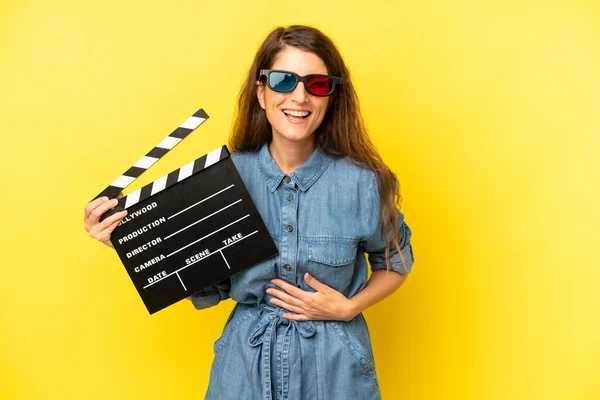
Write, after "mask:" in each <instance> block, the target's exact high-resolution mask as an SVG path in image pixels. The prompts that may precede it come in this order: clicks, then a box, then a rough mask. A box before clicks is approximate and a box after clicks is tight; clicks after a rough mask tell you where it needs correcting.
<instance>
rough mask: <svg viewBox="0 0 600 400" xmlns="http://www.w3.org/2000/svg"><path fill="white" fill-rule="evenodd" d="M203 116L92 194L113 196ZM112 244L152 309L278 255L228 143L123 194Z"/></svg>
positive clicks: (200, 114)
mask: <svg viewBox="0 0 600 400" xmlns="http://www.w3.org/2000/svg"><path fill="white" fill-rule="evenodd" d="M206 119H208V115H207V114H206V113H205V112H204V110H202V109H200V110H198V111H197V112H196V113H195V114H194V115H192V116H191V117H190V118H188V119H187V120H186V121H185V122H184V123H182V124H181V125H180V126H179V127H178V128H177V129H176V130H175V131H173V132H172V133H171V134H170V135H169V136H167V137H166V138H165V139H164V140H163V141H162V142H161V143H159V144H158V145H157V146H156V147H155V148H154V149H152V150H151V151H150V152H149V153H148V154H146V155H145V156H144V157H142V159H140V160H139V161H138V162H137V163H136V164H134V165H133V166H132V167H131V168H130V169H129V170H127V172H125V173H124V174H123V175H121V176H120V177H119V178H117V180H115V181H114V182H113V183H112V184H111V185H110V186H109V187H107V188H106V189H105V190H104V191H102V192H101V193H100V194H99V195H98V196H96V197H95V199H96V198H99V197H102V196H108V197H109V198H114V197H115V196H116V195H117V194H118V193H119V192H121V190H122V189H123V188H125V187H126V186H128V185H129V184H130V183H131V182H133V181H134V180H135V179H136V178H137V177H139V176H140V175H141V174H142V173H143V172H144V171H145V170H147V169H148V168H150V167H151V166H152V165H153V164H154V163H155V162H156V161H158V160H159V159H160V158H161V157H162V156H164V155H165V154H166V153H167V152H168V151H169V150H170V149H172V148H173V147H174V146H175V145H177V144H178V143H179V142H180V141H181V140H183V139H184V138H185V137H186V136H187V135H188V134H189V133H190V132H192V131H193V130H194V129H196V128H197V127H198V126H199V125H200V124H201V123H202V122H204V121H205V120H206ZM123 209H127V211H128V213H127V216H126V217H125V218H124V219H123V221H121V223H120V224H119V225H118V226H117V228H115V230H114V231H113V233H112V235H111V239H110V240H111V242H112V244H113V246H114V248H115V250H116V251H117V254H118V255H119V257H120V259H121V261H122V263H123V265H124V266H125V269H126V270H127V273H128V274H129V277H130V278H131V280H132V282H133V284H134V286H135V288H136V289H137V291H138V293H139V295H140V297H141V298H142V300H143V302H144V304H145V305H146V308H147V309H148V312H149V313H150V314H153V313H155V312H157V311H160V310H162V309H163V308H165V307H168V306H170V305H171V304H174V303H176V302H178V301H180V300H182V299H184V298H185V297H187V296H190V295H192V294H193V293H194V292H196V291H199V290H201V289H204V288H206V287H208V286H211V285H213V284H215V283H217V282H220V281H222V280H224V279H227V278H228V277H230V276H232V275H234V274H236V273H238V272H240V271H242V270H244V269H246V268H249V267H252V266H253V265H255V264H257V263H259V262H261V261H263V260H266V259H268V258H270V257H273V256H274V255H276V254H278V249H277V246H276V245H275V243H274V242H273V239H272V238H271V235H270V234H269V232H268V230H267V229H266V226H265V224H264V221H263V220H262V218H261V216H260V214H259V213H258V210H257V209H256V206H255V205H254V202H253V201H252V199H251V198H250V194H249V193H248V190H247V189H246V186H245V185H244V183H243V181H242V179H241V177H240V175H239V173H238V171H237V169H236V167H235V165H234V164H233V161H232V160H231V158H230V153H229V150H228V149H227V147H226V146H222V147H219V148H217V149H215V150H213V151H211V152H210V153H208V154H206V155H204V156H202V157H200V158H198V159H196V160H194V161H192V162H190V163H188V164H186V165H184V166H182V167H181V168H179V169H177V170H175V171H173V172H171V173H169V174H168V175H165V176H163V177H162V178H159V179H157V180H156V181H154V182H152V183H151V184H148V185H146V186H144V187H142V188H140V189H138V190H136V191H134V192H132V193H130V194H129V195H127V196H124V197H122V198H121V199H119V203H118V204H117V205H116V206H115V207H114V208H113V209H111V210H109V211H107V212H106V213H104V215H102V217H101V221H102V220H104V219H105V218H107V217H108V216H110V215H112V214H114V213H116V212H119V211H122V210H123Z"/></svg>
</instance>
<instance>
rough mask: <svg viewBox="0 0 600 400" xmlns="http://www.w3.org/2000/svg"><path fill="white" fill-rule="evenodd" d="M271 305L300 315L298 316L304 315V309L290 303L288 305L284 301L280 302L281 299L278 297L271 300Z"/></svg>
mask: <svg viewBox="0 0 600 400" xmlns="http://www.w3.org/2000/svg"><path fill="white" fill-rule="evenodd" d="M271 303H273V304H275V305H277V306H279V307H281V308H285V309H286V310H289V311H293V312H295V313H298V314H302V313H304V310H303V309H302V308H300V307H296V306H293V305H291V304H289V303H286V302H285V301H282V300H280V299H278V298H276V297H273V298H272V299H271Z"/></svg>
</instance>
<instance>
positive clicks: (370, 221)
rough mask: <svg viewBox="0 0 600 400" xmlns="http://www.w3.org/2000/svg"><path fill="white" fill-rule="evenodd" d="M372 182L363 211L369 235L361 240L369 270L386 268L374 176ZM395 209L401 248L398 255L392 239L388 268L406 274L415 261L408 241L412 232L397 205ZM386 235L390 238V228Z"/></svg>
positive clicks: (377, 193)
mask: <svg viewBox="0 0 600 400" xmlns="http://www.w3.org/2000/svg"><path fill="white" fill-rule="evenodd" d="M373 182H374V184H373ZM373 182H372V184H371V188H370V190H369V201H368V202H367V205H369V209H368V210H366V211H365V217H366V225H367V226H368V227H369V232H370V233H371V235H370V236H369V238H368V239H367V240H365V241H363V243H362V246H363V249H364V251H365V253H367V254H368V260H369V264H370V265H371V271H377V270H381V269H387V267H386V262H385V237H384V235H383V224H382V222H381V204H380V196H379V192H378V190H377V183H376V182H375V181H374V178H373ZM395 210H396V214H397V216H398V220H397V223H396V227H395V229H396V231H397V232H398V245H399V247H400V249H401V252H402V257H400V253H399V252H398V250H397V249H396V246H395V245H394V242H393V241H392V242H391V243H390V248H389V254H388V257H389V260H390V269H391V270H392V271H395V272H398V273H399V274H401V275H406V274H408V273H409V272H410V271H411V270H412V266H413V264H414V262H415V259H414V255H413V249H412V245H411V242H410V239H411V236H412V232H411V230H410V228H409V226H408V225H407V224H406V222H405V221H404V214H402V212H401V211H400V210H398V208H397V207H396V208H395ZM387 237H388V238H389V239H391V238H392V232H391V230H388V232H387ZM402 258H404V266H406V268H405V267H404V266H403V264H402Z"/></svg>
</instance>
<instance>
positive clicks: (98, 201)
mask: <svg viewBox="0 0 600 400" xmlns="http://www.w3.org/2000/svg"><path fill="white" fill-rule="evenodd" d="M107 200H108V197H106V196H102V197H98V198H97V199H96V200H92V201H90V202H89V203H87V204H86V206H85V213H84V218H85V219H88V217H89V216H90V213H91V212H92V211H94V209H95V208H96V207H98V206H99V205H100V204H102V203H104V202H105V201H107Z"/></svg>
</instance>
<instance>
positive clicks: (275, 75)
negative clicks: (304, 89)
mask: <svg viewBox="0 0 600 400" xmlns="http://www.w3.org/2000/svg"><path fill="white" fill-rule="evenodd" d="M269 86H271V88H272V89H273V90H279V91H282V92H287V91H290V90H292V89H293V88H294V86H296V77H295V76H294V75H292V74H286V73H285V72H271V74H270V75H269Z"/></svg>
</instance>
